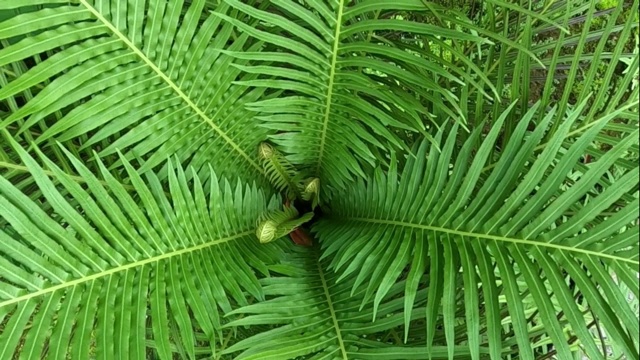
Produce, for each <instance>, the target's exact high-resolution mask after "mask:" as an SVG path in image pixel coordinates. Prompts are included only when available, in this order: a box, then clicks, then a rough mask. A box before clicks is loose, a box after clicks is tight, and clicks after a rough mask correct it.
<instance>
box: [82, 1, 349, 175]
mask: <svg viewBox="0 0 640 360" xmlns="http://www.w3.org/2000/svg"><path fill="white" fill-rule="evenodd" d="M83 1H84V0H83ZM343 11H344V0H340V3H339V4H338V16H336V31H335V33H334V35H333V49H332V54H331V68H330V69H329V84H328V89H327V101H326V103H325V107H324V120H323V122H322V131H321V133H320V149H319V152H318V154H319V155H318V165H317V167H316V176H318V177H319V176H320V168H321V167H322V158H323V156H324V147H325V142H326V137H327V127H328V125H329V116H330V114H331V102H332V101H333V88H334V86H335V78H336V65H337V62H338V48H339V47H340V31H341V28H342V15H343Z"/></svg>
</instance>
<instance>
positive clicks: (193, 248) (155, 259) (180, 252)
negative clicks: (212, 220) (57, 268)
mask: <svg viewBox="0 0 640 360" xmlns="http://www.w3.org/2000/svg"><path fill="white" fill-rule="evenodd" d="M250 234H253V231H245V232H242V233H239V234H236V235H232V236H229V237H225V238H220V239H217V240H213V241H209V242H207V243H204V244H199V245H196V246H191V247H188V248H184V249H180V250H175V251H171V252H168V253H164V254H161V255H158V256H154V257H150V258H147V259H144V260H140V261H136V262H132V263H129V264H125V265H122V266H118V267H114V268H111V269H108V270H105V271H101V272H99V273H95V274H91V275H89V276H85V277H81V278H78V279H74V280H71V281H67V282H65V283H62V284H57V285H54V286H51V287H48V288H45V289H41V290H38V291H35V292H32V293H29V294H25V295H22V296H18V297H15V298H13V299H10V300H5V301H2V302H0V308H3V307H5V306H8V305H11V304H15V303H19V302H23V301H27V300H29V299H32V298H35V297H38V296H41V295H44V294H49V293H52V292H55V291H58V290H60V289H65V288H68V287H71V286H76V285H79V284H83V283H86V282H89V281H92V280H95V279H99V278H102V277H105V276H108V275H112V274H115V273H119V272H122V271H126V270H129V269H132V268H135V267H140V266H144V265H147V264H150V263H153V262H158V261H161V260H166V259H169V258H172V257H176V256H180V255H184V254H187V253H190V252H194V251H198V250H203V249H206V248H209V247H211V246H214V245H220V244H224V243H227V242H229V241H233V240H236V239H239V238H242V237H244V236H247V235H250Z"/></svg>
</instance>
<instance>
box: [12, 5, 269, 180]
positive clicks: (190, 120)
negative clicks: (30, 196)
mask: <svg viewBox="0 0 640 360" xmlns="http://www.w3.org/2000/svg"><path fill="white" fill-rule="evenodd" d="M26 5H48V6H47V7H45V8H43V9H41V10H35V11H34V8H33V7H29V8H26V10H31V11H28V12H25V13H23V14H20V15H17V16H15V17H13V18H11V19H9V20H7V21H5V22H4V23H3V24H2V25H1V26H0V28H1V29H2V30H0V38H2V39H9V40H11V41H12V42H13V43H12V44H11V45H8V46H6V47H5V48H4V49H2V50H0V66H2V65H5V64H12V63H14V64H15V63H19V62H21V61H25V60H28V59H31V58H32V57H33V56H39V55H40V54H41V53H44V52H46V51H48V50H55V53H54V54H53V55H52V56H50V57H48V58H47V59H46V60H44V61H42V62H41V63H40V64H38V65H37V66H33V67H31V68H30V69H29V71H27V72H26V73H24V74H22V75H21V76H19V77H17V78H15V79H13V81H11V82H9V84H7V85H6V86H3V87H2V89H0V99H7V98H9V99H11V98H12V97H14V96H22V95H21V92H22V91H24V90H25V89H29V88H30V87H33V86H34V85H36V84H39V83H42V82H45V83H46V84H47V85H46V86H44V88H43V89H41V90H40V91H39V92H38V93H37V95H36V96H35V97H33V98H32V99H24V100H28V101H27V103H26V105H24V106H22V107H21V108H19V109H16V111H14V112H12V113H11V114H10V115H9V116H8V117H7V118H5V119H4V120H3V121H2V123H0V128H10V127H11V126H14V125H15V124H18V125H19V128H18V129H17V131H16V132H15V133H25V132H28V131H30V130H31V129H32V128H33V127H34V126H36V125H37V124H39V123H42V122H45V123H51V122H50V118H51V117H54V114H55V113H56V112H57V111H59V110H62V109H65V108H66V107H67V106H70V105H73V106H74V108H73V110H72V111H69V112H66V113H65V114H64V116H62V117H61V118H60V117H59V118H57V119H56V120H55V122H53V123H51V125H50V127H48V128H45V130H44V133H42V134H41V135H38V136H37V137H36V139H35V141H36V143H38V144H41V143H43V142H45V141H47V140H49V139H52V138H54V139H56V140H58V141H62V142H67V141H71V140H74V141H76V142H80V145H81V146H80V149H86V148H89V147H91V149H92V150H96V151H98V155H99V156H100V157H102V158H104V157H106V156H109V155H112V154H115V153H116V151H117V150H120V151H122V152H123V153H124V155H125V158H127V159H128V160H130V161H132V160H134V159H137V158H141V159H143V160H144V165H142V166H141V171H143V172H144V171H147V170H149V169H152V168H154V167H156V166H158V165H160V164H162V163H164V162H165V160H166V159H167V158H168V157H169V156H176V157H177V158H178V159H179V160H180V161H181V162H182V163H185V164H190V165H191V166H192V167H194V168H195V169H196V170H198V171H200V170H202V174H203V176H206V175H207V174H208V169H207V167H206V166H205V165H206V164H207V163H209V164H213V166H214V168H217V169H220V170H219V173H220V174H221V175H233V176H242V177H243V178H244V179H245V180H249V179H251V178H253V177H255V176H256V175H259V174H261V173H262V168H261V167H260V165H259V164H258V163H257V161H256V159H255V157H254V153H255V149H256V147H257V146H258V143H259V142H260V141H262V140H264V138H265V137H266V130H265V129H263V128H260V127H258V126H257V125H256V124H255V122H253V121H252V119H251V118H252V114H251V113H250V112H248V111H247V110H245V107H244V105H243V104H245V103H247V102H251V101H255V100H257V99H258V98H259V97H260V96H261V94H262V91H261V90H259V89H258V90H247V89H246V88H245V87H242V86H237V85H233V84H232V81H234V80H236V78H237V77H238V76H239V74H240V71H239V70H237V69H236V68H234V67H231V66H229V64H230V58H229V57H227V56H225V55H223V54H221V50H222V49H228V50H239V49H243V48H244V46H246V45H247V44H246V41H247V37H246V36H239V37H237V36H235V34H234V33H233V29H232V27H231V26H230V25H225V24H224V23H221V21H220V19H219V18H218V17H216V16H213V15H209V16H205V18H204V19H201V16H202V12H203V9H204V6H205V1H204V0H198V1H193V2H191V4H189V5H185V4H184V2H183V1H171V2H166V1H159V0H151V1H143V0H139V1H128V2H127V1H124V2H123V1H119V0H113V1H102V0H97V1H92V0H74V1H67V0H60V1H51V0H43V1H41V2H38V1H30V2H26V3H25V2H23V1H13V0H11V1H3V2H2V4H0V9H7V8H9V9H11V8H18V9H20V8H21V6H26ZM225 10H226V7H224V6H223V7H221V8H219V9H218V11H221V12H224V11H225ZM25 35H29V37H26V38H24V39H21V37H23V36H25ZM214 35H215V38H214ZM251 78H252V76H245V77H243V79H245V80H248V79H251ZM23 102H24V101H23ZM23 118H26V119H27V120H26V121H25V122H24V123H23V122H22V121H21V119H23ZM240 134H241V135H240ZM76 147H77V145H76V146H69V148H76ZM109 165H110V166H111V167H118V166H119V167H121V166H122V162H121V161H118V159H117V158H116V161H114V163H113V164H111V163H109ZM163 174H164V173H160V176H161V177H162V178H163V177H164V175H163Z"/></svg>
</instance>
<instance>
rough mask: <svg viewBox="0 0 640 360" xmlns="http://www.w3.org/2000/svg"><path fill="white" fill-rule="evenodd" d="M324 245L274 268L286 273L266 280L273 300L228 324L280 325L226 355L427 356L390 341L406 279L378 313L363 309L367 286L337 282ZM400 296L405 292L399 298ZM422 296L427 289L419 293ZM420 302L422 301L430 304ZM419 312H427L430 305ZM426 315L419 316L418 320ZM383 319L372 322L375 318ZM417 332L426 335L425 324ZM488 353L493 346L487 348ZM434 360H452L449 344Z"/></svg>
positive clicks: (464, 353) (461, 350)
mask: <svg viewBox="0 0 640 360" xmlns="http://www.w3.org/2000/svg"><path fill="white" fill-rule="evenodd" d="M319 256H320V253H319V251H318V249H310V250H304V249H302V250H296V249H293V250H291V252H290V253H289V257H288V259H287V261H285V262H284V263H282V264H280V265H277V266H273V267H272V268H271V270H273V271H275V272H277V273H280V274H282V276H280V277H272V278H265V279H262V280H261V283H262V285H263V287H264V291H265V294H267V295H269V296H273V298H272V299H270V300H267V301H265V302H261V303H258V304H253V305H249V306H245V307H242V308H240V309H238V310H235V311H233V312H232V313H231V314H229V315H230V316H231V315H243V316H242V317H241V318H240V319H237V320H233V321H231V322H230V323H229V324H228V326H234V325H235V326H244V325H251V326H256V325H264V324H269V325H277V326H278V327H276V328H274V329H272V330H269V331H266V332H262V333H260V334H258V335H255V336H253V337H249V338H247V339H244V340H242V341H240V342H238V343H236V344H234V345H232V346H231V347H229V348H227V349H226V350H225V351H224V352H225V353H235V352H238V351H242V352H241V353H239V354H238V355H237V356H236V357H235V358H236V359H247V360H248V359H294V358H298V357H303V356H304V357H305V358H309V359H425V358H426V357H425V354H426V353H425V351H424V350H425V349H424V347H402V346H398V345H400V344H396V345H394V344H392V343H389V342H386V341H384V338H383V336H381V334H382V333H384V332H385V331H386V330H393V329H395V328H397V327H398V326H400V325H401V324H402V323H403V315H402V308H403V306H404V302H403V299H402V296H401V295H402V290H403V287H404V282H399V283H398V284H395V285H394V286H393V287H392V288H391V289H390V290H389V299H388V300H386V301H384V302H383V303H382V304H380V306H379V308H378V310H377V314H376V310H374V308H373V306H372V304H371V303H368V305H366V306H364V307H361V302H362V300H363V297H364V295H365V291H366V287H360V288H358V289H354V290H353V291H352V285H353V284H354V282H355V281H356V276H355V275H353V274H352V275H351V276H348V277H347V278H346V279H344V281H342V282H341V283H338V284H336V279H337V277H338V275H337V274H335V273H334V272H330V271H327V266H328V265H329V263H330V261H329V260H326V259H325V260H321V259H319V258H318V257H319ZM399 295H400V296H399ZM418 295H419V296H420V297H421V298H424V297H426V291H425V290H424V289H421V290H420V291H418ZM424 303H425V301H423V300H422V301H420V303H419V304H418V305H424ZM416 310H418V311H419V310H422V311H424V308H417V309H416ZM419 316H420V315H418V314H417V312H416V314H415V315H414V318H418V317H419ZM372 317H376V318H377V321H376V322H374V323H372V322H371V318H372ZM416 330H417V331H416V332H414V333H413V334H415V335H412V336H418V338H419V334H420V333H422V332H423V331H421V330H420V329H419V328H417V329H416ZM456 349H457V351H458V355H460V356H461V358H465V357H468V356H469V354H470V352H469V349H468V347H467V346H458V347H456ZM483 350H484V351H485V352H486V351H487V349H483ZM431 356H432V358H433V359H446V358H447V351H446V348H445V347H442V346H438V347H436V348H434V349H432V351H431Z"/></svg>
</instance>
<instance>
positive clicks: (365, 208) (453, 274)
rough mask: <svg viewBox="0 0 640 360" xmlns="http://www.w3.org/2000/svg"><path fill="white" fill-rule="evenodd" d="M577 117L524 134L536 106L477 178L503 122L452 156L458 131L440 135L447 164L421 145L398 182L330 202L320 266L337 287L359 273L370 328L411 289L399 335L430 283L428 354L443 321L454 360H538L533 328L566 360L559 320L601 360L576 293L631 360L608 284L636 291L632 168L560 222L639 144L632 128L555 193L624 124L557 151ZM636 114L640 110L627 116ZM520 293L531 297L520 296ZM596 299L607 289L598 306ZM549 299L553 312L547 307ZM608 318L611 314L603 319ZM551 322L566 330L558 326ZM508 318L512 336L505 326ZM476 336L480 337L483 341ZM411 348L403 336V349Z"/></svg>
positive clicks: (392, 176) (628, 317) (626, 318)
mask: <svg viewBox="0 0 640 360" xmlns="http://www.w3.org/2000/svg"><path fill="white" fill-rule="evenodd" d="M585 105H586V102H583V104H582V105H581V106H579V107H578V108H577V109H576V110H574V111H573V112H572V113H570V114H569V115H568V117H567V118H566V119H564V120H562V117H560V116H558V115H556V113H555V112H553V111H552V112H550V113H548V114H546V115H545V117H544V120H543V121H542V122H541V123H540V124H538V126H537V127H536V128H535V130H533V131H532V132H530V133H528V132H527V127H528V124H529V122H530V121H531V119H533V118H534V117H535V116H536V110H537V108H538V106H534V107H533V109H532V110H530V111H529V112H528V113H527V114H525V115H524V117H523V118H522V119H521V120H520V121H519V123H518V126H517V128H516V129H515V130H514V132H513V136H512V137H511V139H510V140H509V142H508V144H507V145H506V146H507V147H506V148H505V149H504V151H503V152H502V153H501V156H500V157H499V158H498V159H497V162H496V163H495V166H494V167H493V168H492V169H491V172H490V173H488V174H486V175H485V176H482V173H483V168H484V166H486V164H487V162H488V161H489V159H490V157H489V155H490V153H491V150H492V149H493V148H494V146H495V142H496V140H497V137H498V134H499V133H500V131H501V130H502V123H503V122H504V120H505V119H506V117H507V115H508V112H505V113H503V114H502V115H501V117H500V118H499V119H497V120H496V121H495V124H494V125H493V127H492V128H491V130H490V132H489V133H488V135H487V136H486V138H485V139H484V140H482V141H480V139H479V132H478V131H477V130H476V131H475V132H474V133H473V134H471V136H470V137H469V138H468V139H467V140H466V141H465V143H464V145H463V146H462V148H461V149H460V150H459V151H458V152H457V154H454V152H453V149H454V148H455V144H456V142H457V138H458V137H459V136H460V132H459V131H458V130H457V126H454V127H453V128H452V129H451V130H449V131H446V132H445V131H444V129H443V130H441V132H440V133H439V134H438V136H437V139H442V140H440V141H441V149H442V151H437V150H436V148H435V145H433V144H431V145H430V146H429V144H428V143H427V142H423V143H422V144H420V145H419V147H418V148H417V152H416V158H415V159H413V158H410V159H409V160H408V162H407V165H406V167H405V168H404V169H403V170H402V171H399V170H398V169H397V161H395V159H392V166H391V168H390V169H389V171H388V172H386V173H384V172H382V171H381V170H380V169H378V170H377V171H376V172H375V175H374V177H372V178H370V179H368V180H367V181H366V182H363V181H359V182H358V183H357V185H355V186H354V187H353V189H352V190H350V191H349V192H346V193H342V194H339V195H337V196H335V197H334V199H333V200H332V206H331V213H330V215H329V217H327V218H323V219H321V220H320V221H319V222H318V223H317V225H315V226H314V228H313V230H314V231H315V232H316V233H317V235H318V238H319V239H320V241H321V244H322V248H323V250H324V251H323V256H335V257H334V258H333V260H332V262H331V265H330V268H332V269H334V270H336V271H338V272H339V274H341V277H340V278H338V281H340V280H341V279H343V278H347V277H349V276H353V275H356V274H357V280H356V281H355V282H354V283H353V286H352V290H351V291H352V294H353V293H355V291H356V290H357V289H359V287H360V286H361V285H362V286H364V284H366V291H365V292H364V295H363V297H362V305H361V306H366V304H368V303H369V302H370V301H373V315H374V317H375V316H376V311H377V310H378V309H379V308H380V307H381V306H382V305H381V304H382V303H384V301H385V299H388V298H389V294H388V292H389V290H390V289H391V288H392V287H393V286H394V284H395V283H396V282H397V281H399V280H400V279H405V278H406V289H405V301H406V303H405V329H408V327H409V322H410V320H411V319H413V316H414V314H415V310H413V308H414V306H415V305H414V301H418V299H419V298H417V297H416V295H415V293H416V289H417V288H418V286H419V283H420V279H421V278H422V276H423V275H424V274H425V271H426V268H427V266H428V269H429V271H428V274H429V277H430V279H431V280H430V282H431V283H430V286H429V294H428V296H427V299H428V302H427V305H426V307H427V310H426V312H423V313H422V315H421V316H424V315H425V314H426V322H427V336H428V342H427V348H431V344H432V343H433V339H434V332H435V331H436V324H437V323H439V321H440V320H439V313H440V311H442V321H444V331H445V335H446V336H445V339H446V341H445V342H446V345H447V346H448V347H449V350H450V355H451V356H453V355H454V354H455V349H456V348H455V346H457V345H460V344H461V341H463V342H467V343H468V344H469V346H470V350H471V355H472V358H474V359H478V358H480V349H481V346H482V345H483V344H488V346H489V348H490V349H491V357H492V359H501V358H502V353H501V352H502V349H503V344H506V343H509V342H511V343H514V342H513V341H512V340H514V341H515V343H514V344H517V346H518V349H519V351H518V353H519V356H520V357H522V358H529V359H533V358H534V356H533V354H534V353H533V350H534V347H533V346H532V343H531V341H530V334H531V333H530V329H531V328H532V327H533V326H534V325H535V324H539V323H541V324H542V325H543V326H544V329H545V333H546V334H547V335H548V336H549V337H550V339H549V340H550V341H551V342H552V343H553V344H554V348H555V349H556V351H557V353H558V354H559V357H560V358H570V357H571V356H573V355H572V352H573V350H572V349H571V348H570V347H569V346H568V344H567V340H566V338H565V336H564V334H563V333H562V329H564V328H565V326H566V325H565V323H566V321H568V323H569V324H570V326H571V329H572V335H575V336H577V338H578V339H579V340H580V342H581V344H583V346H584V349H585V351H586V353H587V354H588V355H589V357H591V358H597V357H601V356H602V354H601V351H600V350H599V347H598V346H597V345H596V342H595V341H594V339H593V337H592V335H591V333H590V332H589V330H588V329H587V327H586V324H587V323H588V321H587V319H586V317H587V314H585V313H584V312H583V311H582V310H581V309H580V308H579V307H578V306H577V305H576V303H575V302H574V301H573V300H572V295H570V294H572V293H574V292H575V291H578V292H579V293H580V294H581V296H583V297H584V299H585V300H586V303H587V304H588V305H586V306H588V308H589V309H590V311H593V313H594V314H595V316H597V317H598V319H599V321H600V323H601V324H602V326H603V328H604V329H605V331H606V333H607V338H608V339H609V340H610V341H611V342H612V343H614V344H616V346H617V347H619V348H620V349H622V351H623V353H624V354H625V355H626V356H628V357H630V358H633V357H634V356H636V355H637V347H636V346H637V345H634V344H638V341H639V340H640V339H639V338H638V335H636V334H637V333H638V322H637V321H636V320H637V318H636V316H635V315H634V314H633V311H632V309H631V308H630V307H629V304H628V303H627V302H626V300H624V297H625V295H624V294H623V293H621V292H620V290H618V289H617V288H616V287H617V285H616V281H615V280H614V278H613V277H612V275H611V273H612V272H616V273H618V272H619V273H621V274H625V275H624V279H625V280H623V281H625V282H628V283H627V285H628V286H629V287H631V288H634V289H637V278H634V277H633V276H635V275H633V274H635V273H637V267H638V264H639V259H638V252H637V239H634V240H631V239H632V238H634V237H635V236H636V234H637V232H638V224H637V219H638V198H637V194H636V195H634V196H632V197H631V199H630V200H623V197H624V196H625V195H626V194H630V193H631V194H633V192H635V191H637V185H638V171H639V167H638V164H636V165H635V166H634V167H633V168H632V169H629V170H628V171H627V172H626V173H625V174H624V175H622V176H621V177H620V180H619V181H616V182H615V183H614V184H611V185H610V186H608V187H607V188H606V189H605V190H604V191H603V192H602V193H601V194H598V195H597V196H590V200H589V202H588V203H586V204H584V205H578V206H577V212H575V213H574V215H571V216H569V215H564V214H565V212H567V211H569V210H570V209H572V208H573V207H574V204H576V202H577V201H578V202H579V203H578V204H580V200H581V199H583V198H584V197H585V196H587V195H589V194H590V193H591V192H592V190H593V188H594V186H596V184H598V183H599V182H600V179H601V178H602V176H603V174H604V173H605V172H606V171H607V170H608V169H609V168H610V167H611V166H613V165H614V164H615V163H616V161H617V160H618V159H619V157H621V156H622V154H624V153H625V152H626V151H628V150H629V149H630V148H632V147H634V146H636V145H638V134H639V133H638V130H637V129H636V130H635V131H633V132H632V133H630V134H629V135H628V136H626V137H624V138H623V139H621V140H620V141H619V142H618V143H617V144H616V145H615V146H614V147H613V148H612V149H611V150H609V151H607V152H606V153H605V154H604V155H603V156H602V157H600V158H599V159H597V160H596V161H595V162H594V163H593V164H590V166H589V167H588V168H587V170H586V171H585V172H584V173H583V174H582V176H581V177H580V178H579V180H577V181H576V182H575V184H573V185H572V186H571V187H569V188H568V189H565V190H562V189H561V188H560V186H561V184H562V183H563V182H564V181H565V180H566V176H567V173H568V172H569V171H570V170H572V169H573V168H575V166H576V164H578V163H579V161H580V159H581V156H582V154H584V153H585V149H587V148H588V147H589V146H591V144H592V142H593V140H594V139H595V138H596V137H597V136H598V134H599V133H601V131H602V129H603V128H604V127H605V125H606V124H607V123H608V122H609V121H610V120H611V119H613V118H615V117H616V116H617V115H618V114H619V113H620V111H618V112H614V113H611V114H608V115H606V116H604V117H603V118H601V119H598V120H597V121H595V122H594V123H593V126H591V127H590V128H589V129H588V130H586V131H585V132H584V133H583V134H580V135H579V136H577V137H576V138H575V140H574V141H573V142H572V143H571V144H570V146H568V147H566V148H565V147H563V146H564V144H565V142H564V141H565V138H566V137H567V136H568V134H569V132H570V130H571V128H572V126H573V124H574V122H575V121H576V120H577V118H578V117H579V114H581V113H582V111H584V110H585ZM636 105H637V101H636V102H634V103H631V104H629V105H628V106H636ZM554 121H555V122H560V123H561V125H560V126H559V129H558V131H557V132H556V133H555V134H553V136H552V137H551V139H550V141H549V143H547V144H546V145H545V147H544V150H543V151H542V153H541V154H539V155H538V156H534V150H535V148H536V146H537V145H538V144H540V142H541V140H542V139H543V137H544V133H545V131H546V130H547V129H548V127H549V125H550V124H551V123H553V122H554ZM445 138H446V139H445ZM429 148H430V150H429ZM472 154H474V155H473V156H472ZM558 155H559V160H556V156H558ZM613 203H617V204H619V205H618V210H617V211H616V212H615V214H613V215H610V216H607V215H600V213H601V212H603V211H605V210H606V209H608V208H609V207H610V206H611V205H612V204H613ZM584 229H588V230H587V231H585V230H584ZM407 267H408V268H409V270H406V269H407ZM582 269H588V272H585V271H584V270H582ZM614 269H615V270H614ZM407 271H408V272H407ZM540 274H542V276H541V275H540ZM565 276H569V278H570V279H571V281H574V282H575V288H573V287H569V286H568V285H567V284H566V282H565V280H564V277H565ZM518 281H523V282H524V284H526V290H523V289H522V288H521V287H520V286H519V285H518V284H517V282H518ZM459 282H462V283H463V284H464V285H463V287H462V289H464V302H460V301H457V298H458V294H457V293H456V289H458V283H459ZM498 284H501V286H500V287H501V288H502V290H500V288H499V287H498ZM479 285H481V286H480V287H479ZM598 289H607V290H606V294H607V295H606V297H604V296H603V295H602V294H601V293H600V291H599V290H598ZM551 293H553V294H555V298H554V299H555V301H557V303H553V302H552V301H551V300H550V294H551ZM500 296H505V297H506V303H507V307H506V308H503V307H502V306H501V305H500V303H501V300H499V297H500ZM525 299H530V301H531V302H532V303H533V304H535V306H536V308H537V312H538V313H539V316H538V317H536V319H537V320H535V321H536V322H535V323H532V321H534V320H532V319H531V318H529V317H528V316H527V315H525V311H524V310H525V309H524V307H523V301H524V300H525ZM440 308H441V310H440ZM610 308H615V309H617V310H616V312H610V311H608V310H606V309H610ZM481 309H484V310H483V314H481V313H480V311H481ZM560 309H562V313H563V314H564V316H565V317H566V320H563V319H561V318H560V317H559V314H560V313H561V312H560ZM459 311H464V314H465V315H464V317H465V322H466V324H467V325H466V326H467V327H466V329H465V330H463V331H464V333H463V334H460V333H459V331H461V329H458V328H457V327H456V320H455V319H456V318H457V317H458V315H456V314H457V313H458V312H459ZM507 314H508V316H509V317H510V320H511V324H510V326H509V328H510V330H505V329H503V328H502V326H501V325H500V324H501V323H503V319H504V316H507ZM485 321H486V324H485ZM485 326H486V333H484V334H483V333H481V332H480V330H481V329H482V328H483V327H485ZM465 334H466V335H465ZM408 335H409V334H408V333H406V332H405V338H406V336H408ZM634 354H635V355H634Z"/></svg>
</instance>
